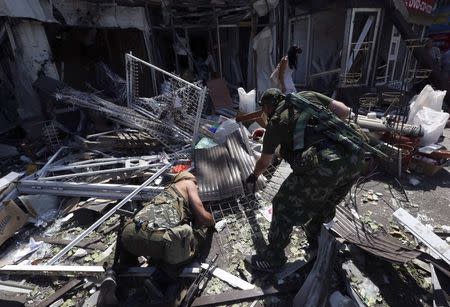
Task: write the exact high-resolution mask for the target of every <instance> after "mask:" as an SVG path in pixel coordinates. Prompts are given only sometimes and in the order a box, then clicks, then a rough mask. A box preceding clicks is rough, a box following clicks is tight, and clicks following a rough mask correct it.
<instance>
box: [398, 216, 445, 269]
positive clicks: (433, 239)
mask: <svg viewBox="0 0 450 307" xmlns="http://www.w3.org/2000/svg"><path fill="white" fill-rule="evenodd" d="M394 217H395V218H396V219H397V220H398V221H399V222H400V223H402V224H403V225H404V226H405V228H406V229H407V230H408V231H409V232H411V233H412V234H413V235H414V236H415V237H416V238H417V239H419V240H420V241H421V242H423V243H424V244H425V245H426V246H428V247H429V248H430V249H431V250H432V251H433V252H434V253H436V254H437V255H439V257H441V258H442V259H443V260H444V261H445V262H447V263H448V264H450V246H449V245H448V244H447V243H446V242H445V241H444V240H442V239H441V238H439V237H438V236H437V235H436V234H435V233H434V232H432V231H431V230H430V229H428V228H427V227H426V226H425V225H423V224H422V223H421V222H419V221H418V220H417V219H416V218H414V217H413V216H412V215H411V214H409V213H408V212H407V211H406V210H405V209H403V208H400V209H398V210H397V211H395V212H394Z"/></svg>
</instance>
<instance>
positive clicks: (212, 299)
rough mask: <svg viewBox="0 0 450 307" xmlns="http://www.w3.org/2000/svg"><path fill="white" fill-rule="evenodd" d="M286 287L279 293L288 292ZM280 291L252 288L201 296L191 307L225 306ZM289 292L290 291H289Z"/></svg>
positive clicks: (271, 288)
mask: <svg viewBox="0 0 450 307" xmlns="http://www.w3.org/2000/svg"><path fill="white" fill-rule="evenodd" d="M288 289H289V288H288V287H283V288H282V289H280V290H281V291H284V290H288ZM280 290H278V289H275V288H273V287H269V288H266V289H262V288H254V289H251V290H232V291H228V292H225V293H220V294H216V295H207V296H201V297H198V298H196V299H195V300H194V302H193V303H192V305H191V306H213V305H225V304H229V303H232V302H237V301H244V300H250V299H255V298H259V297H264V296H268V295H272V294H278V293H279V292H280ZM289 290H291V289H289Z"/></svg>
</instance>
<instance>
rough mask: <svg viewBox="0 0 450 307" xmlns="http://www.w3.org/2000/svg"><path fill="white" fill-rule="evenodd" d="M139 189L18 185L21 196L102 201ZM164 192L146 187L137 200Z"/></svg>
mask: <svg viewBox="0 0 450 307" xmlns="http://www.w3.org/2000/svg"><path fill="white" fill-rule="evenodd" d="M137 187H138V186H136V185H123V184H110V183H86V182H55V181H46V180H31V179H24V180H21V181H19V183H18V184H17V191H18V192H19V193H20V194H39V195H56V196H69V197H89V198H91V197H97V198H101V199H111V200H119V199H123V198H125V197H126V196H127V195H128V194H130V193H131V192H132V191H133V190H134V189H136V188H137ZM162 190H163V188H162V187H153V186H151V187H145V188H144V189H143V190H142V191H141V192H140V193H139V194H138V195H137V196H136V197H135V199H138V200H150V199H152V198H153V197H155V196H156V195H157V194H158V193H160V192H161V191H162Z"/></svg>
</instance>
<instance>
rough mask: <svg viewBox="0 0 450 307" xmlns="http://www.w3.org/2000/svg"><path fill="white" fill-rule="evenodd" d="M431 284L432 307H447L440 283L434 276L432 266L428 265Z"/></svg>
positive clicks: (434, 272)
mask: <svg viewBox="0 0 450 307" xmlns="http://www.w3.org/2000/svg"><path fill="white" fill-rule="evenodd" d="M430 271H431V283H432V285H433V307H449V305H448V302H447V299H446V298H445V294H444V291H443V290H442V287H441V283H440V282H439V279H438V277H437V275H436V271H435V270H434V266H433V265H432V264H430Z"/></svg>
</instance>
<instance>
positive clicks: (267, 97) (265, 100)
mask: <svg viewBox="0 0 450 307" xmlns="http://www.w3.org/2000/svg"><path fill="white" fill-rule="evenodd" d="M283 99H284V95H283V93H282V92H281V91H280V90H279V89H277V88H269V89H268V90H266V91H265V92H264V93H263V94H262V96H261V100H260V101H259V105H260V106H262V105H265V104H270V105H273V106H277V105H278V103H279V102H280V101H282V100H283Z"/></svg>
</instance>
